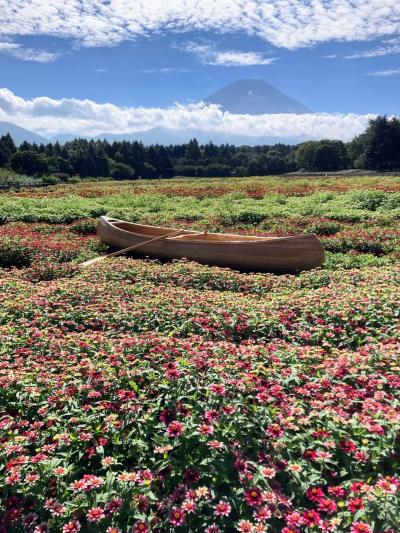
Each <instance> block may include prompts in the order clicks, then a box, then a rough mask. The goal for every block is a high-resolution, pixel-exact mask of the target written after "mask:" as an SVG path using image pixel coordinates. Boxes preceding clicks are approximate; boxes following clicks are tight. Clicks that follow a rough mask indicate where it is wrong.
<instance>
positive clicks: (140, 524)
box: [133, 522, 149, 533]
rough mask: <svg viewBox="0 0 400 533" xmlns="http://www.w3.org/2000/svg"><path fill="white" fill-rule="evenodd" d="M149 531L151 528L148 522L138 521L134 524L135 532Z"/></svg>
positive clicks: (144, 532) (145, 532) (143, 532)
mask: <svg viewBox="0 0 400 533" xmlns="http://www.w3.org/2000/svg"><path fill="white" fill-rule="evenodd" d="M148 531H149V528H148V526H147V524H146V522H136V524H135V525H134V526H133V532H134V533H147V532H148Z"/></svg>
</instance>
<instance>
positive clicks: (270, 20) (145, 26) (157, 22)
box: [0, 0, 400, 49]
mask: <svg viewBox="0 0 400 533" xmlns="http://www.w3.org/2000/svg"><path fill="white" fill-rule="evenodd" d="M0 13H1V17H0V18H1V27H0V35H3V36H13V35H52V36H57V37H68V38H72V39H74V40H76V41H78V42H79V43H81V44H82V45H84V46H112V45H115V44H117V43H120V42H122V41H124V40H129V39H134V38H136V37H137V36H143V35H149V34H151V33H160V32H182V31H189V30H195V31H198V30H206V31H214V32H217V33H229V32H245V33H247V34H248V35H251V36H254V35H256V36H258V37H260V38H262V39H264V40H266V41H269V42H270V43H272V44H274V45H276V46H278V47H285V48H288V49H295V48H297V47H300V46H309V45H312V44H316V43H322V42H327V41H332V40H344V41H362V40H367V39H373V38H378V37H381V36H390V35H398V33H399V27H400V3H399V1H398V0H312V1H310V0H268V1H266V0H134V1H133V0H83V1H82V0H67V1H65V0H12V2H10V0H0Z"/></svg>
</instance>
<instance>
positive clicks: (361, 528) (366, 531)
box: [350, 522, 372, 533]
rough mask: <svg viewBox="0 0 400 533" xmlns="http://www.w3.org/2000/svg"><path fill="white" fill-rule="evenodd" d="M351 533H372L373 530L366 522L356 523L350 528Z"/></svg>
mask: <svg viewBox="0 0 400 533" xmlns="http://www.w3.org/2000/svg"><path fill="white" fill-rule="evenodd" d="M350 532H351V533H372V528H371V526H370V525H369V524H366V523H365V522H354V524H353V525H352V526H351V528H350Z"/></svg>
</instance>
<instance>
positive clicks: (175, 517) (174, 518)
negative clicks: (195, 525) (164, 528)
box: [169, 507, 185, 526]
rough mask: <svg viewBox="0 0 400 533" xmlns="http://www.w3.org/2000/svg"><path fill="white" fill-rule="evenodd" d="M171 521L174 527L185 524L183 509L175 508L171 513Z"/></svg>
mask: <svg viewBox="0 0 400 533" xmlns="http://www.w3.org/2000/svg"><path fill="white" fill-rule="evenodd" d="M169 521H170V522H171V524H172V525H174V526H181V525H182V524H183V523H184V522H185V513H184V512H183V511H182V509H178V508H177V507H175V508H174V509H172V511H171V512H170V513H169Z"/></svg>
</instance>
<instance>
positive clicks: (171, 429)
mask: <svg viewBox="0 0 400 533" xmlns="http://www.w3.org/2000/svg"><path fill="white" fill-rule="evenodd" d="M184 427H185V426H184V425H183V424H182V422H171V423H170V425H169V426H168V428H167V433H168V435H169V436H170V437H179V435H182V433H183V430H184Z"/></svg>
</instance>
